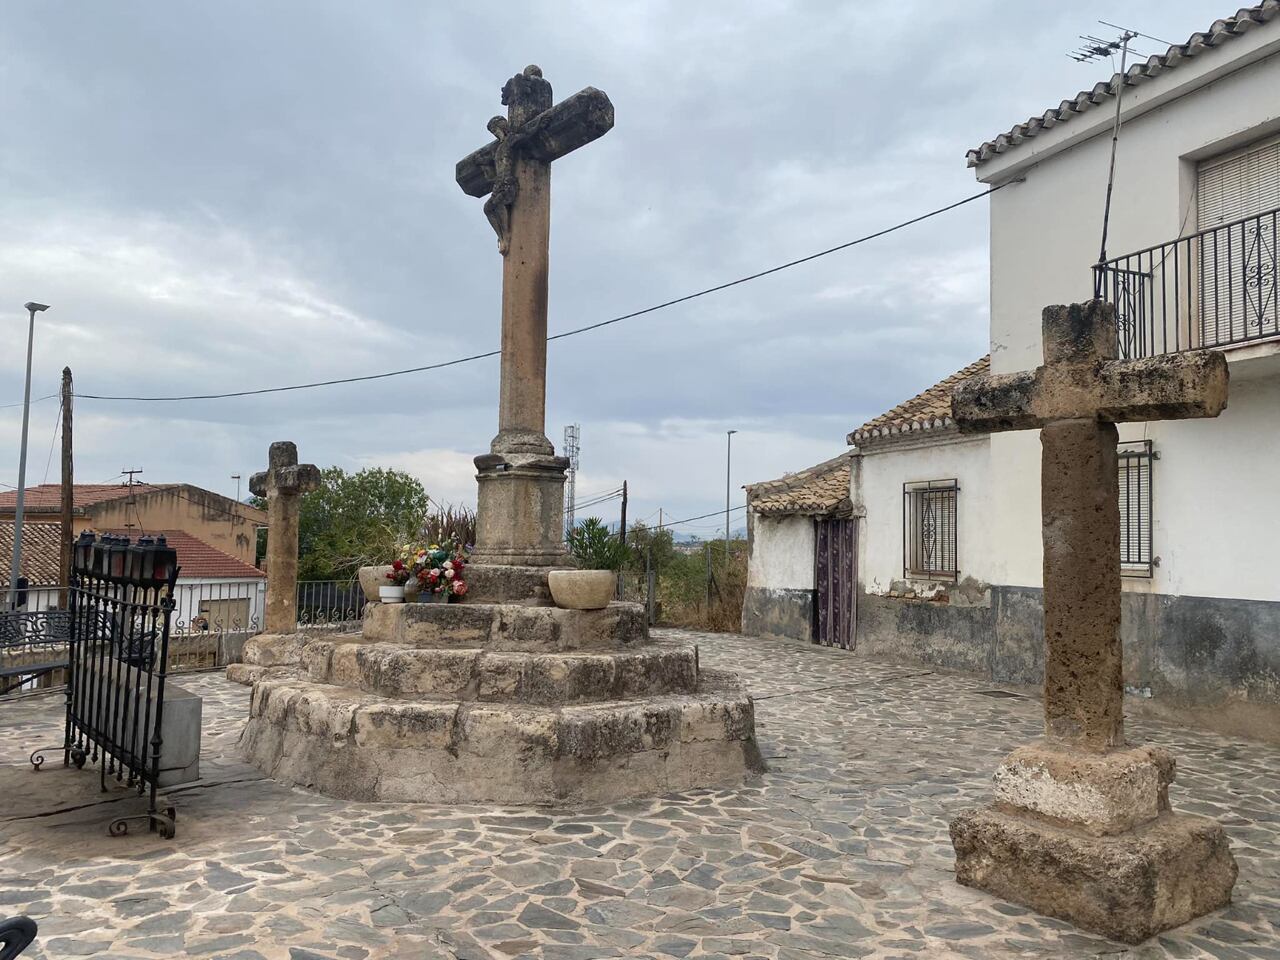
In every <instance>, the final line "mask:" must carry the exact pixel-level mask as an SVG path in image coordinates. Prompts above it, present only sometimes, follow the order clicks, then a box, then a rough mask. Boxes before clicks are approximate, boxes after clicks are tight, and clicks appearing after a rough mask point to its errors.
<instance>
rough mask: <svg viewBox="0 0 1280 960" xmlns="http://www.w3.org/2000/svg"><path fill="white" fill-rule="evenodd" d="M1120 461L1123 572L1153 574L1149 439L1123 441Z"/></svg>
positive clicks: (1121, 560) (1150, 452) (1120, 448)
mask: <svg viewBox="0 0 1280 960" xmlns="http://www.w3.org/2000/svg"><path fill="white" fill-rule="evenodd" d="M1117 453H1118V455H1119V460H1120V573H1121V575H1122V576H1126V577H1150V576H1151V573H1152V569H1153V568H1154V566H1155V560H1154V557H1153V555H1152V550H1151V462H1152V461H1153V460H1154V459H1155V454H1154V453H1153V452H1152V450H1151V441H1150V440H1134V441H1130V442H1127V443H1121V444H1119V446H1118V449H1117Z"/></svg>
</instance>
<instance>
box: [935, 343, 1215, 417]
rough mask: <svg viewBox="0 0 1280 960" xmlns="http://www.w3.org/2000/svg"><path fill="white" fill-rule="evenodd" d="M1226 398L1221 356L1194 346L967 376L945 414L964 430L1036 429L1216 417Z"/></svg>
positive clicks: (1213, 351)
mask: <svg viewBox="0 0 1280 960" xmlns="http://www.w3.org/2000/svg"><path fill="white" fill-rule="evenodd" d="M1226 401H1227V360H1226V357H1225V356H1223V355H1222V354H1221V353H1219V352H1218V351H1216V350H1197V351H1193V352H1190V353H1179V354H1171V355H1167V356H1159V357H1148V358H1146V359H1143V360H1104V361H1102V362H1100V363H1098V364H1095V365H1091V366H1077V367H1066V368H1062V367H1058V368H1055V367H1052V366H1049V367H1038V368H1036V369H1035V370H1027V371H1023V372H1020V373H1005V374H991V375H988V376H983V377H972V378H970V379H969V380H966V381H965V382H964V383H962V384H960V386H959V387H957V388H956V390H955V393H954V394H953V395H952V398H951V414H952V419H953V420H955V422H956V423H957V424H958V425H959V428H960V431H961V432H962V433H979V432H981V433H988V432H990V433H994V432H999V431H1003V430H1035V429H1038V428H1040V427H1043V426H1044V425H1045V424H1047V423H1052V422H1053V421H1055V420H1076V419H1085V420H1101V421H1104V422H1110V423H1126V422H1132V421H1139V422H1143V421H1149V420H1188V419H1194V418H1200V417H1216V416H1217V415H1218V414H1220V413H1221V412H1222V410H1223V408H1224V407H1225V406H1226Z"/></svg>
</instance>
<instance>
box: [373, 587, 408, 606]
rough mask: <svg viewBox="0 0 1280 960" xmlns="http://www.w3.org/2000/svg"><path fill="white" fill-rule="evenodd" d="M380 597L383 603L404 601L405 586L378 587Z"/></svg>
mask: <svg viewBox="0 0 1280 960" xmlns="http://www.w3.org/2000/svg"><path fill="white" fill-rule="evenodd" d="M378 599H379V600H381V601H382V602H383V603H404V587H403V586H398V587H394V586H385V587H379V588H378Z"/></svg>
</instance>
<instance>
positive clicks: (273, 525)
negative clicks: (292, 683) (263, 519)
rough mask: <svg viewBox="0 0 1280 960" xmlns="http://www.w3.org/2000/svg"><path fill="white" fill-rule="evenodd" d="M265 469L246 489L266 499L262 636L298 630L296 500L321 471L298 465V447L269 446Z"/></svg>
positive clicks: (283, 443) (284, 442) (312, 485)
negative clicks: (265, 591)
mask: <svg viewBox="0 0 1280 960" xmlns="http://www.w3.org/2000/svg"><path fill="white" fill-rule="evenodd" d="M267 463H268V469H267V470H265V471H263V472H261V473H255V474H254V475H253V476H252V477H250V478H249V490H250V491H251V492H253V493H254V494H256V495H257V496H259V497H266V499H267V611H266V623H265V624H264V632H265V633H294V632H296V631H297V629H298V610H297V603H298V517H299V514H300V513H301V504H300V503H299V502H298V498H299V497H301V496H302V494H304V493H306V492H307V491H308V490H314V489H315V488H316V487H318V486H319V485H320V470H319V469H318V468H317V467H316V466H315V464H311V463H301V464H300V463H298V446H297V444H295V443H293V442H292V441H289V440H280V441H277V442H276V443H273V444H271V450H270V453H269V454H268V458H267Z"/></svg>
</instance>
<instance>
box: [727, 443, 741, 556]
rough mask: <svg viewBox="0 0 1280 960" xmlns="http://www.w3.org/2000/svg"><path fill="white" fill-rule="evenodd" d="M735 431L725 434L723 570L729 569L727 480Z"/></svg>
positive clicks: (730, 467)
mask: <svg viewBox="0 0 1280 960" xmlns="http://www.w3.org/2000/svg"><path fill="white" fill-rule="evenodd" d="M737 432H738V431H737V430H729V431H727V432H726V435H725V441H726V444H727V445H726V447H725V452H724V568H725V570H726V571H727V570H728V569H729V496H730V490H731V489H732V484H731V482H730V480H729V476H730V473H731V472H732V469H733V435H734V434H735V433H737Z"/></svg>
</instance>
